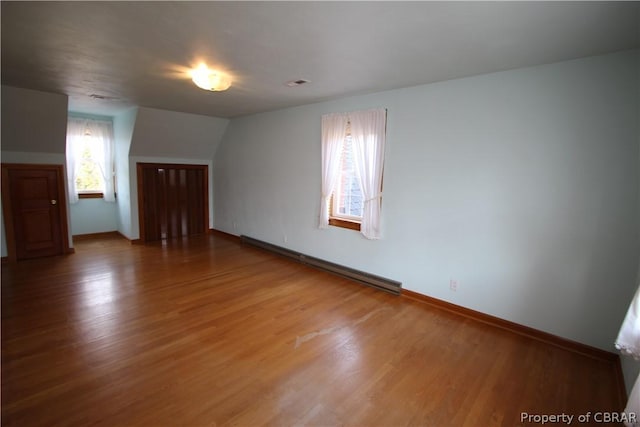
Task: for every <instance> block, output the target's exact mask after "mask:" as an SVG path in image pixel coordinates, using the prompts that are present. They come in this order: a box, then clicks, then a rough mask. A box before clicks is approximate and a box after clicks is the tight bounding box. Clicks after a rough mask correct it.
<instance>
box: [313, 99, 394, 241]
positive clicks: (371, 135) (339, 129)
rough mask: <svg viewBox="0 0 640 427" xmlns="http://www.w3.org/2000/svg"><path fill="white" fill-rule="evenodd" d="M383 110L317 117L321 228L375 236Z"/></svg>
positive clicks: (377, 222)
mask: <svg viewBox="0 0 640 427" xmlns="http://www.w3.org/2000/svg"><path fill="white" fill-rule="evenodd" d="M385 134H386V110H384V109H378V110H369V111H358V112H353V113H346V114H328V115H325V116H323V117H322V198H321V203H320V205H321V206H320V228H326V227H327V226H328V225H334V226H338V227H344V228H351V229H355V230H360V232H361V233H362V234H363V235H364V236H365V237H367V238H369V239H379V238H380V213H381V200H382V171H383V165H384V145H385V138H386V136H385Z"/></svg>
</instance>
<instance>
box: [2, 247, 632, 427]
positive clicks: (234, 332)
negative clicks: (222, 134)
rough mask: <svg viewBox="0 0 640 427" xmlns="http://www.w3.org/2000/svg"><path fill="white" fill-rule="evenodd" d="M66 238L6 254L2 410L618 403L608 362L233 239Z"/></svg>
mask: <svg viewBox="0 0 640 427" xmlns="http://www.w3.org/2000/svg"><path fill="white" fill-rule="evenodd" d="M75 246H76V253H75V254H74V255H69V256H65V257H56V258H46V259H38V260H31V261H25V262H20V263H18V264H15V265H3V266H2V425H3V426H9V425H12V426H44V425H70V426H71V425H73V426H75V425H78V426H79V425H105V426H130V425H145V426H160V425H183V426H222V425H240V426H243V425H247V426H249V425H281V426H289V425H327V426H337V425H354V426H356V425H357V426H395V425H417V426H517V425H521V424H523V423H521V422H520V420H521V418H520V417H521V415H520V414H521V413H522V412H527V413H530V414H561V413H565V414H573V415H579V414H584V413H587V412H589V411H591V412H595V411H614V410H616V411H619V410H621V409H622V402H620V396H619V393H618V388H617V382H616V373H615V367H614V364H613V363H611V362H606V361H602V360H598V359H594V358H590V357H587V356H584V355H579V354H576V353H573V352H571V351H568V350H564V349H560V348H558V347H554V346H551V345H548V344H545V343H542V342H539V341H536V340H533V339H530V338H526V337H523V336H520V335H516V334H513V333H511V332H509V331H505V330H502V329H498V328H494V327H491V326H488V325H485V324H482V323H478V322H474V321H473V320H471V319H468V318H465V317H461V316H458V315H456V314H454V313H450V312H447V311H444V310H439V309H437V308H434V307H431V306H429V305H427V304H424V303H420V302H416V301H413V300H411V299H408V298H404V297H397V296H393V295H389V294H386V293H383V292H381V291H377V290H374V289H371V288H368V287H365V286H362V285H359V284H357V283H354V282H351V281H349V280H346V279H342V278H339V277H336V276H333V275H331V274H328V273H324V272H320V271H317V270H314V269H312V268H309V267H306V266H303V265H300V264H296V263H294V262H292V261H289V260H287V259H284V258H280V257H278V256H276V255H272V254H269V253H266V252H263V251H262V250H259V249H256V248H252V247H248V246H243V245H241V244H240V243H238V242H237V241H234V240H232V239H228V238H224V237H220V236H217V235H213V236H206V237H200V238H194V239H190V240H188V241H183V242H179V241H176V242H169V243H167V244H164V245H161V244H156V245H149V246H137V245H134V246H132V245H130V244H129V243H128V242H127V241H126V240H124V239H120V238H117V237H105V238H100V239H94V240H87V241H81V242H76V244H75ZM524 425H527V423H524ZM531 425H532V424H531ZM583 425H584V424H583Z"/></svg>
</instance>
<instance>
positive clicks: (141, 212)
mask: <svg viewBox="0 0 640 427" xmlns="http://www.w3.org/2000/svg"><path fill="white" fill-rule="evenodd" d="M156 168H164V169H171V168H180V169H198V170H202V171H204V183H203V189H202V190H203V193H204V194H203V197H204V233H205V234H206V233H208V230H209V228H210V225H209V166H208V165H198V164H182V163H144V162H137V163H136V176H137V179H138V185H137V188H138V232H139V234H140V238H139V239H138V241H139V242H140V243H143V244H144V243H146V242H147V240H146V237H145V236H146V233H145V224H144V191H143V188H142V184H143V172H144V170H145V169H156Z"/></svg>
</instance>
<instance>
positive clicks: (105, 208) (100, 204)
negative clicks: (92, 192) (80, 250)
mask: <svg viewBox="0 0 640 427" xmlns="http://www.w3.org/2000/svg"><path fill="white" fill-rule="evenodd" d="M69 214H70V216H71V234H72V235H74V236H77V235H80V234H93V233H104V232H107V231H116V230H118V205H117V204H116V203H108V202H105V201H104V199H80V200H78V203H75V204H72V205H71V209H70V211H69Z"/></svg>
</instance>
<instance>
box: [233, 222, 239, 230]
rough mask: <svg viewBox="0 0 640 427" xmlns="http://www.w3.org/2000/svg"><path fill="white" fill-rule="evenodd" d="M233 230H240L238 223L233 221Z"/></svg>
mask: <svg viewBox="0 0 640 427" xmlns="http://www.w3.org/2000/svg"><path fill="white" fill-rule="evenodd" d="M233 229H234V230H237V229H238V223H237V222H235V221H233Z"/></svg>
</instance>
